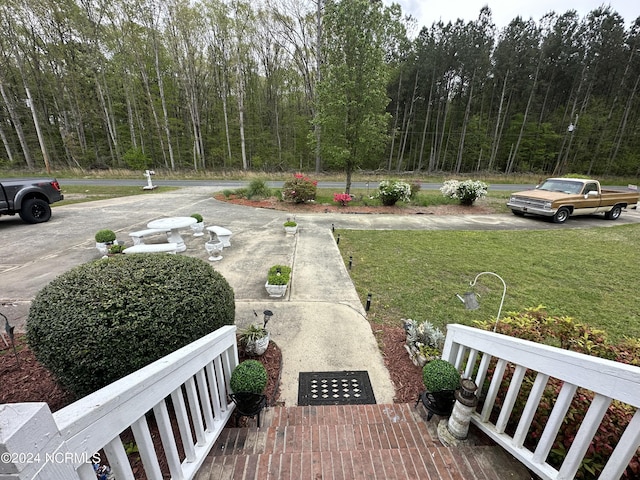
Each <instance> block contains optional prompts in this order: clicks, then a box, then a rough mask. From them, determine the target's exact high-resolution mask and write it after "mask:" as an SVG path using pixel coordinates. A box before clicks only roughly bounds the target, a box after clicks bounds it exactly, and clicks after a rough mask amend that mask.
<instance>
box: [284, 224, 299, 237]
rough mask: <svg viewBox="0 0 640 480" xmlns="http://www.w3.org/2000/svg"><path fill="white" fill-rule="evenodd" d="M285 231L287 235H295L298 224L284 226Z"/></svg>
mask: <svg viewBox="0 0 640 480" xmlns="http://www.w3.org/2000/svg"><path fill="white" fill-rule="evenodd" d="M284 231H285V233H286V234H287V235H295V234H296V232H297V231H298V226H297V225H296V226H295V227H284Z"/></svg>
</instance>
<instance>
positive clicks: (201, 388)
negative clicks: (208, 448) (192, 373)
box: [196, 368, 214, 432]
mask: <svg viewBox="0 0 640 480" xmlns="http://www.w3.org/2000/svg"><path fill="white" fill-rule="evenodd" d="M196 380H197V384H198V395H200V399H201V406H202V411H203V412H204V422H205V425H206V429H207V432H211V431H212V430H213V428H214V427H213V423H214V419H213V411H212V410H211V398H210V397H209V391H208V390H207V378H206V375H205V373H204V368H202V369H200V370H198V373H196Z"/></svg>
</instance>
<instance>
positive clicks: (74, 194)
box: [51, 184, 176, 207]
mask: <svg viewBox="0 0 640 480" xmlns="http://www.w3.org/2000/svg"><path fill="white" fill-rule="evenodd" d="M172 190H176V187H158V188H155V189H154V190H143V189H142V187H137V186H109V185H64V184H63V185H62V193H63V194H64V196H65V199H64V200H62V201H61V202H56V203H53V204H52V205H51V206H52V207H56V206H59V205H71V204H73V203H83V202H92V201H94V200H106V199H109V198H116V197H128V196H130V195H153V194H155V193H165V192H170V191H172Z"/></svg>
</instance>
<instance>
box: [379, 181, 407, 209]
mask: <svg viewBox="0 0 640 480" xmlns="http://www.w3.org/2000/svg"><path fill="white" fill-rule="evenodd" d="M377 197H378V198H379V199H380V201H382V204H383V205H387V206H390V205H395V204H396V202H399V201H402V202H408V201H409V200H410V199H411V185H409V184H408V183H407V182H401V181H398V180H383V181H381V182H380V184H379V185H378V194H377Z"/></svg>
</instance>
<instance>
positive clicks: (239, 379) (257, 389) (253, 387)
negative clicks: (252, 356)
mask: <svg viewBox="0 0 640 480" xmlns="http://www.w3.org/2000/svg"><path fill="white" fill-rule="evenodd" d="M229 385H230V386H231V391H232V392H234V393H239V392H243V393H257V394H260V393H262V392H264V389H265V388H266V387H267V370H266V368H264V365H262V363H260V362H259V361H257V360H245V361H244V362H241V363H240V364H238V366H237V367H236V368H234V369H233V372H232V373H231V380H230V381H229Z"/></svg>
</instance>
